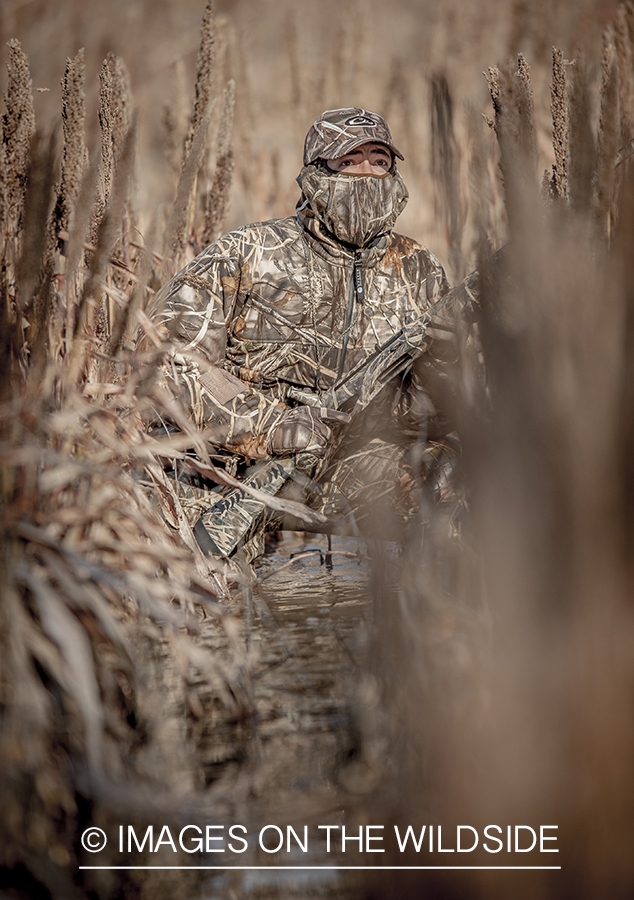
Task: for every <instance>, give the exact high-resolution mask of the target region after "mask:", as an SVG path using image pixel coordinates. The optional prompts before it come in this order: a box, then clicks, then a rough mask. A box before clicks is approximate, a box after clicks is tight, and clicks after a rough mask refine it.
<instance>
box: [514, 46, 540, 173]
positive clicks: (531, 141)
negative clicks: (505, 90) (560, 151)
mask: <svg viewBox="0 0 634 900" xmlns="http://www.w3.org/2000/svg"><path fill="white" fill-rule="evenodd" d="M517 77H518V85H517V86H518V92H517V95H518V104H519V118H520V140H521V142H522V145H523V146H524V147H525V148H526V153H527V154H528V155H529V156H531V157H533V158H535V154H536V146H535V124H534V122H533V86H532V84H531V67H530V66H529V65H528V63H527V62H526V59H525V58H524V55H523V54H522V53H520V54H518V57H517Z"/></svg>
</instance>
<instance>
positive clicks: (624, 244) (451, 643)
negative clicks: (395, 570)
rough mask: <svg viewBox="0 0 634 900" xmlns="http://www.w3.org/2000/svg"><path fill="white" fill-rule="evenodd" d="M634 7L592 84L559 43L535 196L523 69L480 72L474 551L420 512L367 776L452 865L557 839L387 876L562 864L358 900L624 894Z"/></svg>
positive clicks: (630, 734)
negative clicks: (549, 159)
mask: <svg viewBox="0 0 634 900" xmlns="http://www.w3.org/2000/svg"><path fill="white" fill-rule="evenodd" d="M632 14H633V10H632V6H631V5H630V4H625V5H622V6H621V7H619V10H618V12H617V20H616V30H614V29H613V28H611V27H610V28H609V29H608V30H607V32H606V34H605V41H604V52H603V62H602V65H601V67H600V68H599V67H597V66H593V65H592V60H588V59H587V58H584V56H583V54H582V51H581V50H578V51H577V53H576V56H575V59H574V60H573V61H571V62H568V61H565V62H564V56H563V54H562V53H561V51H556V50H553V70H552V72H553V74H552V89H551V97H552V103H551V109H552V117H553V141H554V158H555V164H554V166H553V167H552V169H551V170H550V171H546V172H545V173H544V175H543V178H541V179H540V178H539V174H540V173H539V171H538V168H537V165H536V152H535V140H534V133H535V132H534V126H533V109H532V92H531V89H530V77H529V73H528V69H527V65H526V61H525V59H524V58H523V57H522V56H520V58H519V65H518V66H517V67H516V66H515V65H512V64H509V65H508V66H502V67H500V69H497V68H495V69H489V72H488V80H489V86H490V90H491V97H492V101H493V108H494V114H493V117H492V118H491V122H490V124H491V126H492V128H493V129H494V130H495V133H496V137H497V142H498V147H499V154H500V156H499V159H500V166H501V176H502V179H503V183H504V191H505V209H506V221H507V227H508V243H507V245H506V247H505V249H504V252H503V254H502V255H501V257H498V258H497V259H496V258H495V257H494V255H493V252H492V250H493V248H492V247H491V244H490V240H489V238H490V234H488V233H487V223H488V222H490V204H491V198H490V197H489V198H488V199H487V197H486V195H485V194H484V192H483V183H482V179H481V177H480V174H479V173H481V172H482V151H481V149H480V148H479V146H478V144H479V142H481V138H478V139H476V141H475V143H474V145H473V153H472V167H473V169H472V171H473V178H472V193H471V207H470V208H471V212H472V214H473V215H474V217H475V220H476V222H477V223H478V227H479V235H480V237H479V242H478V243H479V263H478V268H479V271H480V276H481V283H480V291H481V308H480V314H479V317H478V322H477V329H478V333H479V343H480V351H475V350H474V349H472V348H470V347H469V345H465V346H463V349H462V362H461V366H460V376H459V382H460V389H461V400H460V403H459V406H458V408H457V410H456V415H457V416H458V419H459V421H460V434H461V439H462V442H463V470H464V478H465V480H466V484H467V486H468V498H469V499H468V511H467V512H466V514H465V516H464V518H463V520H462V534H461V536H460V539H459V544H460V546H461V549H460V552H458V553H456V551H455V547H454V544H455V538H454V539H452V540H448V538H447V534H446V527H444V526H443V522H442V520H441V519H440V517H438V516H436V517H435V516H434V514H433V512H432V511H430V510H423V515H422V516H421V521H419V523H418V526H417V528H415V529H414V530H413V532H412V535H411V540H410V541H409V544H408V546H407V547H406V551H405V556H404V561H405V567H404V572H403V576H402V579H401V580H400V583H399V591H398V603H397V604H390V605H389V606H388V605H387V604H385V603H379V605H378V612H377V615H378V625H377V634H376V636H375V639H374V641H373V644H372V646H373V650H374V655H373V666H372V674H371V675H370V674H368V676H367V679H368V685H367V686H366V691H367V692H369V696H374V698H375V699H374V704H375V712H374V725H368V726H367V729H368V735H369V736H368V743H367V752H368V756H367V759H366V761H365V764H366V765H367V766H368V767H370V768H372V767H373V766H376V765H379V766H380V765H381V763H380V762H379V761H381V760H382V764H383V766H384V768H382V769H381V771H382V773H383V776H384V780H383V781H382V783H381V787H380V788H379V790H378V792H377V794H376V796H375V805H371V809H372V821H385V823H386V825H387V824H388V823H391V824H392V823H397V824H399V826H401V830H402V831H404V824H412V825H413V826H414V828H415V830H416V834H417V835H418V833H419V831H420V827H421V826H422V825H423V824H425V823H427V824H428V825H430V824H433V825H438V824H441V825H442V826H443V827H444V831H445V833H447V834H449V835H454V838H453V841H454V842H453V843H452V842H451V841H452V838H451V837H449V841H448V842H447V843H446V844H445V846H449V847H454V850H455V829H456V826H457V825H458V824H470V825H472V826H475V827H476V828H478V829H479V831H480V835H482V831H483V829H484V827H485V826H486V825H487V824H492V823H497V824H498V825H499V826H501V827H502V828H503V829H506V826H507V825H509V824H530V825H533V826H535V825H537V824H540V823H543V824H552V825H557V826H558V831H557V834H558V836H559V841H558V844H557V846H558V847H559V850H560V852H559V854H558V855H557V856H555V855H554V854H553V855H549V857H548V858H546V857H545V856H544V855H541V856H537V855H536V854H525V855H524V857H523V858H521V856H518V855H517V854H516V855H515V856H514V857H512V858H511V857H509V858H507V859H502V858H501V857H502V856H503V855H504V854H502V853H500V854H499V857H496V856H491V855H489V854H487V853H483V852H482V844H480V850H479V851H478V852H476V853H471V854H468V853H462V854H460V855H459V854H458V853H456V852H454V853H453V854H452V855H449V854H446V855H445V854H443V855H442V856H441V855H440V854H438V855H437V856H436V857H434V858H431V857H430V856H429V855H426V856H425V857H424V858H423V857H422V855H421V854H417V853H414V852H413V851H411V852H409V853H403V854H401V853H396V854H395V855H394V856H393V857H392V858H391V859H390V860H389V862H391V863H392V864H396V865H422V864H426V865H430V864H435V865H465V866H468V865H489V866H492V865H522V864H523V865H558V866H561V871H550V872H546V871H531V872H525V871H523V872H484V871H473V872H462V873H457V872H451V873H448V872H419V873H409V874H407V875H403V876H402V878H399V879H398V881H396V880H394V879H393V878H388V877H387V876H385V877H383V876H382V875H381V874H379V873H377V874H376V877H373V881H372V886H370V887H369V888H368V889H367V892H366V896H368V897H373V898H374V897H381V898H384V897H399V898H402V897H404V896H408V897H409V896H411V897H419V896H422V895H423V894H424V896H426V897H443V898H444V897H452V898H453V897H509V896H512V897H514V898H515V897H517V898H522V897H526V898H529V897H530V898H531V900H532V898H539V897H543V898H551V897H552V898H555V897H557V898H559V897H564V896H570V897H573V896H574V897H576V898H581V897H593V898H594V897H596V898H599V897H605V896H610V897H612V898H615V897H619V898H625V897H629V896H631V893H632V889H633V887H634V861H633V857H632V854H631V838H632V834H633V833H634V776H633V772H634V766H633V763H634V726H633V719H632V704H633V700H634V629H633V625H634V621H633V610H632V588H633V581H632V551H633V547H634V532H633V530H632V512H631V510H632V503H633V500H634V497H633V495H632V483H633V482H632V473H633V469H632V459H633V458H634V447H633V445H632V435H633V422H634V418H633V414H634V407H633V398H634V393H633V391H634V388H633V385H634V382H633V380H632V371H631V370H632V358H634V345H633V344H632V335H633V331H632V316H633V309H634V308H633V307H632V287H631V285H632V275H633V272H632V246H633V245H634V205H633V201H634V173H633V170H632V163H631V162H628V161H626V159H625V158H626V157H627V156H628V153H629V147H628V142H629V141H630V140H631V135H632V132H631V124H630V122H631V115H632V105H631V103H632V100H631V94H630V90H631V84H632V77H633V71H632V57H631V47H632V44H631V41H632V25H633V21H634V20H633V17H632ZM615 35H617V36H618V37H615ZM597 70H598V73H599V80H598V83H596V82H593V80H592V78H591V77H590V76H589V74H588V73H589V72H591V71H594V72H597ZM536 112H537V111H536ZM619 151H620V152H619ZM447 177H449V175H447ZM540 180H541V185H540ZM487 202H488V203H489V209H487V207H486V205H485V204H486V203H487ZM483 370H484V372H485V373H486V381H485V382H484V381H483V378H482V371H483ZM443 528H444V530H443ZM421 537H422V540H421ZM439 557H440V559H441V560H443V561H444V564H443V565H440V566H439V565H438V559H439ZM447 565H449V567H450V574H451V577H450V578H449V579H448V577H447ZM377 658H378V659H380V661H381V662H380V664H379V665H378V666H377ZM378 695H381V696H382V699H381V701H380V702H377V700H376V697H377V696H378ZM361 696H363V689H362V694H361ZM366 716H367V713H366ZM370 718H372V716H371V717H370ZM386 728H387V729H388V731H389V739H386V733H385V731H386ZM391 824H390V826H389V827H391ZM386 856H387V854H386ZM386 862H388V860H387V859H382V860H381V864H384V863H386Z"/></svg>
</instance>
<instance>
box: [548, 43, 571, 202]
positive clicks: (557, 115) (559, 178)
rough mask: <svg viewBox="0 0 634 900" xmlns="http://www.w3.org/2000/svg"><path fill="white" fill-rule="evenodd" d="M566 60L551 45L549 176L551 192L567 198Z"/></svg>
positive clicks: (567, 121) (554, 195)
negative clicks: (552, 160)
mask: <svg viewBox="0 0 634 900" xmlns="http://www.w3.org/2000/svg"><path fill="white" fill-rule="evenodd" d="M566 64H567V63H566V61H565V60H564V55H563V52H562V51H561V50H557V49H556V48H555V47H553V80H552V85H551V88H550V97H551V102H550V110H551V114H552V119H553V148H554V150H555V165H554V166H553V174H552V178H551V194H552V196H553V197H560V198H561V199H562V200H567V198H568V152H569V148H568V142H569V120H568V98H567V96H566Z"/></svg>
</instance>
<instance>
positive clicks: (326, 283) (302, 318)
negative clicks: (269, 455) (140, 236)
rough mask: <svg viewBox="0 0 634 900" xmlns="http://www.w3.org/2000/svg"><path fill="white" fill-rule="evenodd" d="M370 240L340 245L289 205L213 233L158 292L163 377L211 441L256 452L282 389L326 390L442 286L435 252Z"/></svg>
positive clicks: (401, 239) (397, 239)
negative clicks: (165, 353) (276, 215)
mask: <svg viewBox="0 0 634 900" xmlns="http://www.w3.org/2000/svg"><path fill="white" fill-rule="evenodd" d="M374 243H375V246H372V247H370V248H364V249H362V250H357V251H354V250H353V249H350V250H348V249H346V248H345V247H344V245H343V244H342V243H340V242H339V241H337V240H336V239H335V238H334V237H333V236H332V235H331V234H329V232H328V231H327V229H325V228H324V227H323V225H322V224H321V222H320V220H319V219H318V218H316V217H315V216H314V214H313V213H312V212H311V211H310V209H305V210H303V211H300V210H298V214H297V215H296V216H289V217H287V218H283V219H273V220H271V221H268V222H262V223H258V224H254V225H248V226H244V227H242V228H238V229H236V230H235V231H232V232H230V233H229V234H226V235H224V236H223V237H221V238H219V239H218V240H216V241H215V242H214V243H212V244H210V246H209V247H207V248H206V249H205V250H204V251H202V252H201V253H200V254H199V255H198V256H197V257H196V258H195V259H194V260H192V262H191V263H189V264H188V265H187V266H186V267H185V268H184V269H183V270H182V271H181V272H179V273H178V274H177V275H176V276H175V277H174V278H173V279H172V281H171V282H170V283H169V284H168V285H166V286H165V288H164V289H163V290H162V291H161V292H160V294H159V296H158V298H157V304H156V312H155V315H154V320H155V323H156V324H157V325H158V327H159V331H160V332H162V333H163V335H164V337H165V338H166V339H168V340H169V341H170V347H171V359H170V360H169V363H168V365H166V367H165V373H166V377H167V379H168V380H169V382H170V387H171V389H172V390H173V391H174V392H175V393H177V394H178V395H179V396H180V398H181V399H182V400H184V401H185V403H186V406H187V407H188V409H189V411H190V414H191V416H192V417H193V419H194V421H195V422H196V424H197V425H199V426H207V427H208V426H211V428H212V431H213V432H214V435H215V438H214V442H215V443H217V444H218V445H221V446H223V447H225V448H229V449H230V450H232V451H235V452H237V453H240V454H242V455H244V456H246V457H250V458H258V457H263V456H265V455H266V452H267V451H266V439H265V435H266V432H267V430H268V429H269V428H270V427H271V425H272V423H273V422H274V421H275V420H276V417H279V414H280V411H282V410H283V409H285V408H286V406H287V405H291V406H292V405H295V401H292V400H290V399H289V394H288V392H289V389H291V388H293V387H294V388H301V389H309V390H311V391H313V392H314V391H316V392H319V390H320V389H322V390H323V389H325V388H327V387H329V386H330V385H331V384H332V382H333V380H334V379H335V378H336V377H337V373H338V370H341V371H343V372H346V371H348V370H349V369H350V368H351V367H352V366H353V365H355V364H356V363H357V362H359V361H360V360H362V359H363V358H364V357H366V356H367V355H368V354H369V353H371V352H372V351H373V350H374V349H375V348H376V346H377V345H378V344H382V343H383V342H384V341H386V340H387V339H388V338H390V337H391V336H392V335H393V334H395V333H396V332H397V331H398V330H399V329H400V328H401V326H402V325H403V324H404V323H405V322H407V321H410V320H411V319H412V318H413V317H416V316H418V315H420V314H421V313H422V312H424V311H425V310H426V309H428V308H429V306H430V305H431V304H432V303H433V302H434V301H435V300H436V299H438V297H439V296H441V295H442V294H443V293H444V292H445V291H446V290H447V289H448V285H447V280H446V277H445V273H444V271H443V269H442V267H441V265H440V263H439V262H438V260H437V259H436V257H435V256H434V255H433V254H432V253H431V252H430V251H429V250H427V249H425V248H424V247H421V245H420V244H418V243H416V242H415V241H414V240H412V239H411V238H408V237H405V236H403V235H401V234H396V233H393V232H391V233H389V234H385V235H383V236H382V237H380V238H379V239H378V241H375V242H374ZM355 264H356V265H355ZM355 269H356V281H355ZM359 279H360V280H359ZM351 292H352V293H353V294H354V299H353V300H351V299H350V298H351ZM349 310H350V311H351V313H352V315H351V316H350V313H349ZM344 354H345V358H344V359H343V363H342V356H343V355H344ZM421 371H422V382H421V384H420V385H419V386H418V393H419V395H420V387H421V385H422V387H425V372H424V368H423V369H422V370H421ZM291 393H292V391H291ZM391 402H392V401H391ZM415 406H416V404H414V407H415ZM408 409H409V412H410V414H411V413H412V404H411V402H410V403H409V404H408ZM422 412H423V413H424V414H425V415H428V414H429V406H427V408H426V409H424V410H422ZM432 412H433V410H432ZM414 413H415V416H414V417H416V416H420V414H421V409H420V408H419V409H418V410H416V409H415V410H414ZM432 417H433V416H432Z"/></svg>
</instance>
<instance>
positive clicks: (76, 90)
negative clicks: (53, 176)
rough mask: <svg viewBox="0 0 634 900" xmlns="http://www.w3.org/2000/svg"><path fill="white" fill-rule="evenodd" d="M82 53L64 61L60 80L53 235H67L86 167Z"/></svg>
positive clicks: (81, 51)
mask: <svg viewBox="0 0 634 900" xmlns="http://www.w3.org/2000/svg"><path fill="white" fill-rule="evenodd" d="M84 77H85V65H84V51H83V49H82V50H80V51H79V53H78V54H77V56H76V57H75V58H74V59H67V60H66V70H65V72H64V78H63V79H62V128H63V134H64V149H63V153H62V176H61V183H60V188H59V193H58V196H57V203H56V207H55V213H54V228H55V232H56V234H57V233H59V232H60V231H70V230H71V227H72V223H71V216H72V213H73V210H74V208H75V203H76V202H77V196H78V194H79V190H80V186H81V181H82V178H83V175H84V171H85V169H86V167H87V166H88V162H89V160H88V150H87V149H86V145H85V143H84V121H85V118H86V97H85V93H84Z"/></svg>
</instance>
